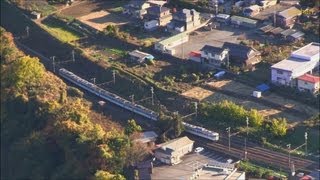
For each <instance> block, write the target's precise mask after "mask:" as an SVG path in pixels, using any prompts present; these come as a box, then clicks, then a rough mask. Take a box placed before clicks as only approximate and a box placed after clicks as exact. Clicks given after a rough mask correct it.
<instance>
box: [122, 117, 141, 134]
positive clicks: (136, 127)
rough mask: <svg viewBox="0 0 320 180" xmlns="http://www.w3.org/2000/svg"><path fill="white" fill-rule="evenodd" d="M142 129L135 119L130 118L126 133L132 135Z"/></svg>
mask: <svg viewBox="0 0 320 180" xmlns="http://www.w3.org/2000/svg"><path fill="white" fill-rule="evenodd" d="M140 131H142V128H141V126H139V125H138V124H137V123H136V121H135V120H134V119H131V120H128V124H127V126H126V128H125V134H126V135H128V136H130V135H131V134H133V133H134V132H140Z"/></svg>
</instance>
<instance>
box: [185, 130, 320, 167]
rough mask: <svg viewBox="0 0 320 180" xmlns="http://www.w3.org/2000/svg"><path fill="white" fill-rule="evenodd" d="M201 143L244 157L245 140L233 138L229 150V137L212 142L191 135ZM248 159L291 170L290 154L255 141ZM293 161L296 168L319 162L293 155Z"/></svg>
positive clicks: (239, 157) (315, 165) (222, 151)
mask: <svg viewBox="0 0 320 180" xmlns="http://www.w3.org/2000/svg"><path fill="white" fill-rule="evenodd" d="M191 139H193V140H195V141H196V142H197V143H199V145H201V146H203V147H206V148H208V149H211V150H214V151H218V152H221V153H224V154H228V155H231V156H233V157H235V158H238V159H243V158H244V142H243V140H241V141H239V140H232V141H231V142H232V143H231V147H230V151H229V150H228V148H229V147H228V138H225V137H221V138H220V140H219V141H217V142H211V141H207V140H204V139H202V138H199V137H196V136H191ZM247 159H249V160H250V161H253V162H257V163H258V164H264V165H268V166H271V167H273V168H280V169H283V170H286V171H288V172H289V171H290V167H289V156H288V154H284V153H279V152H274V151H271V150H268V149H264V148H261V147H259V146H257V145H253V143H251V144H250V143H248V144H247ZM290 160H291V162H292V163H293V164H294V166H295V169H296V170H310V169H316V168H318V164H317V163H316V162H314V161H311V160H307V159H302V158H298V157H293V156H291V158H290Z"/></svg>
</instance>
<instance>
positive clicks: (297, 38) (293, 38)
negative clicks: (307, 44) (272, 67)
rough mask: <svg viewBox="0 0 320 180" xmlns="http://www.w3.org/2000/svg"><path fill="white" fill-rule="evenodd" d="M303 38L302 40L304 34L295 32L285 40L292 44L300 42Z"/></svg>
mask: <svg viewBox="0 0 320 180" xmlns="http://www.w3.org/2000/svg"><path fill="white" fill-rule="evenodd" d="M303 38H304V33H303V32H301V31H297V32H295V33H293V34H290V35H289V36H288V38H287V39H288V40H289V41H291V42H294V41H300V40H302V39H303Z"/></svg>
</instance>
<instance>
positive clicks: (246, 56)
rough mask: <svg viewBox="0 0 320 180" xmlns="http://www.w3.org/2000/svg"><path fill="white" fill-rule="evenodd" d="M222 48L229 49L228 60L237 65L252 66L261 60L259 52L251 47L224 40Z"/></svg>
mask: <svg viewBox="0 0 320 180" xmlns="http://www.w3.org/2000/svg"><path fill="white" fill-rule="evenodd" d="M222 48H223V49H228V50H229V58H230V62H231V63H233V64H236V65H239V66H245V67H252V66H254V65H255V64H257V63H259V62H260V61H261V54H260V52H259V51H257V50H256V49H254V48H252V47H248V46H245V45H241V44H234V43H229V42H225V43H224V44H223V46H222Z"/></svg>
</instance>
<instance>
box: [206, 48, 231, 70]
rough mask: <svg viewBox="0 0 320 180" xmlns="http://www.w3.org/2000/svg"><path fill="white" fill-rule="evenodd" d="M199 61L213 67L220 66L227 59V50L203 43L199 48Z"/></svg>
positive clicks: (226, 61)
mask: <svg viewBox="0 0 320 180" xmlns="http://www.w3.org/2000/svg"><path fill="white" fill-rule="evenodd" d="M200 52H201V63H202V64H205V65H209V66H214V67H221V65H222V64H227V63H228V61H229V50H228V49H223V48H219V47H214V46H209V45H205V46H204V47H203V48H202V49H201V50H200Z"/></svg>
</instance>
